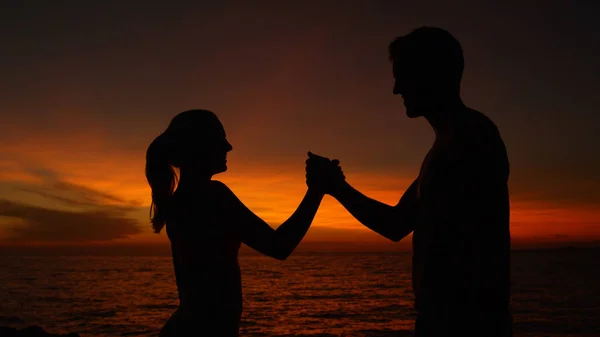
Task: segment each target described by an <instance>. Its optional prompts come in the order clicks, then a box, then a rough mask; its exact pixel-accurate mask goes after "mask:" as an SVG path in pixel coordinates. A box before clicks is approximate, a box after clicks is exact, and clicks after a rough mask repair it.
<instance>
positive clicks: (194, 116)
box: [146, 110, 339, 337]
mask: <svg viewBox="0 0 600 337" xmlns="http://www.w3.org/2000/svg"><path fill="white" fill-rule="evenodd" d="M231 149H232V147H231V144H229V142H228V141H227V138H226V136H225V130H224V129H223V126H222V125H221V123H220V121H219V119H218V118H217V116H216V115H215V114H214V113H212V112H210V111H207V110H190V111H185V112H182V113H180V114H179V115H177V116H175V118H173V120H172V121H171V123H170V124H169V127H168V128H167V130H166V131H165V132H164V133H162V134H161V135H160V136H158V137H157V138H156V139H155V140H154V141H153V142H152V143H151V144H150V146H149V148H148V151H147V153H146V178H147V179H148V183H149V184H150V187H151V189H152V206H151V211H152V212H153V213H151V216H152V227H153V228H154V231H155V232H156V233H159V232H160V231H161V229H162V228H163V227H164V226H165V225H166V231H167V235H168V237H169V240H170V241H171V251H172V254H173V263H174V267H175V279H176V282H177V289H178V292H179V308H178V309H177V310H176V311H175V313H174V314H173V315H172V316H171V318H170V319H169V320H168V321H167V323H166V324H165V326H164V327H163V329H162V330H161V333H160V336H161V337H162V336H178V337H179V336H191V335H194V336H202V335H207V336H238V330H239V323H240V317H241V313H242V290H241V278H240V268H239V265H238V250H239V248H240V245H241V244H242V243H244V244H246V245H248V246H249V247H251V248H253V249H255V250H257V251H259V252H261V253H263V254H265V255H267V256H270V257H273V258H276V259H278V260H285V259H286V258H287V257H288V256H289V255H290V254H291V253H292V251H293V250H294V249H295V248H296V246H297V245H298V244H299V243H300V241H301V240H302V238H303V237H304V235H305V234H306V232H307V230H308V228H309V226H310V224H311V222H312V220H313V218H314V216H315V214H316V212H317V209H318V208H319V205H320V203H321V200H322V199H323V192H322V190H320V189H318V188H316V187H315V186H310V187H309V188H308V190H307V192H306V195H305V196H304V199H303V200H302V202H301V203H300V205H299V206H298V209H297V210H296V211H295V212H294V214H292V216H291V217H290V218H289V219H288V220H286V221H285V222H284V223H283V224H281V225H280V226H279V227H278V228H277V230H273V229H272V228H271V227H270V226H269V225H268V224H267V223H265V222H264V221H263V220H262V219H260V218H259V217H258V216H256V215H255V214H254V213H252V211H250V210H249V209H248V208H247V207H246V206H244V204H243V203H242V202H241V201H240V200H239V199H238V198H237V197H236V196H235V194H234V193H233V192H232V191H231V190H230V189H229V188H228V187H227V186H226V185H225V184H223V183H221V182H219V181H216V180H212V177H213V175H215V174H218V173H221V172H224V171H226V170H227V153H228V152H229V151H231ZM335 164H336V163H334V166H333V167H337V168H339V166H337V165H335ZM323 165H331V162H329V161H327V162H325V161H323ZM328 167H332V166H328ZM174 168H177V169H179V183H177V177H176V174H175V171H174ZM338 174H339V172H338ZM315 185H316V184H315ZM318 185H320V186H321V185H322V184H321V183H319V184H318ZM176 186H177V190H175V191H174V189H175V187H176Z"/></svg>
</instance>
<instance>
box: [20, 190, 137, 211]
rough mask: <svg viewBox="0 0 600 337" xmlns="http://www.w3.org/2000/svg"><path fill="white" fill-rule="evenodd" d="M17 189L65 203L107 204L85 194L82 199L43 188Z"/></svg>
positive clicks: (82, 205) (82, 204)
mask: <svg viewBox="0 0 600 337" xmlns="http://www.w3.org/2000/svg"><path fill="white" fill-rule="evenodd" d="M16 189H17V190H19V191H23V192H28V193H33V194H37V195H39V196H42V197H44V198H46V199H49V200H54V201H58V202H61V203H63V204H65V205H69V206H76V207H105V205H101V204H98V203H97V202H95V201H94V199H93V198H90V197H89V196H85V197H83V198H82V199H76V198H72V197H66V196H61V195H58V194H55V193H52V192H48V191H44V190H43V189H42V188H37V189H36V188H30V187H16ZM111 207H112V208H115V209H119V210H121V211H123V212H131V211H134V210H135V209H136V207H134V206H129V205H114V206H113V205H111Z"/></svg>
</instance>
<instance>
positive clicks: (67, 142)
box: [0, 132, 600, 244]
mask: <svg viewBox="0 0 600 337" xmlns="http://www.w3.org/2000/svg"><path fill="white" fill-rule="evenodd" d="M112 146H114V144H109V143H107V142H104V141H102V139H101V135H99V134H94V133H93V132H84V133H81V134H76V135H70V136H69V137H65V138H54V139H50V140H46V139H42V138H39V139H37V138H35V137H29V138H28V139H26V140H24V141H23V142H20V143H19V144H15V145H11V146H8V147H4V148H2V149H1V151H2V152H4V153H10V154H13V155H19V154H27V157H26V161H25V160H23V161H21V162H20V163H22V164H23V165H24V163H28V164H29V165H32V167H43V168H46V169H47V170H48V171H49V172H53V173H52V174H53V175H55V176H56V177H57V179H60V180H61V181H64V182H67V183H70V184H75V185H79V186H85V187H86V188H89V189H92V190H96V191H98V192H101V193H107V194H111V195H114V196H116V197H118V200H117V198H115V200H103V201H102V202H103V203H104V204H106V205H117V206H118V205H120V204H126V205H135V206H136V207H137V208H136V209H137V210H134V211H132V212H131V213H130V215H129V216H131V217H133V218H135V220H136V221H137V222H138V223H139V224H140V226H142V231H141V233H139V234H135V235H130V236H128V237H127V238H120V239H114V240H112V241H111V242H113V243H153V242H166V240H167V239H166V236H165V235H164V234H161V235H156V234H154V233H152V232H151V231H150V226H149V224H148V207H149V205H150V198H149V196H150V190H149V187H148V186H147V184H146V181H145V177H144V175H143V174H144V173H143V172H144V169H143V168H144V157H143V154H144V152H143V151H141V153H136V154H135V155H131V154H130V153H126V152H119V151H118V150H114V148H111V147H112ZM232 157H233V158H235V156H232ZM303 161H304V158H298V160H297V161H296V162H295V163H294V164H291V163H290V164H279V165H277V166H272V167H261V166H258V165H256V164H253V163H251V162H250V163H248V162H246V163H244V162H240V161H237V162H236V161H235V159H234V160H231V164H230V167H229V171H228V172H226V173H224V174H221V175H218V176H216V177H215V179H218V180H221V181H223V182H225V183H226V184H227V185H228V186H229V187H230V188H231V189H232V190H233V191H234V192H235V193H236V194H237V195H238V197H239V198H240V199H241V200H242V201H243V202H244V203H245V204H246V205H247V206H248V207H249V208H250V209H252V210H253V211H255V212H256V214H258V215H259V216H260V217H262V218H263V219H264V220H265V221H267V222H268V223H269V224H271V225H272V226H273V227H276V226H278V225H279V224H280V223H281V222H283V221H284V220H285V219H287V217H289V216H290V215H291V214H292V213H293V211H294V210H295V208H296V207H297V205H298V203H299V202H300V200H301V198H302V196H303V194H304V192H305V191H306V186H305V183H304V167H303ZM0 165H1V167H2V168H3V170H2V175H1V176H0V181H1V182H3V183H17V184H18V183H22V184H29V185H31V186H38V185H41V184H43V182H44V177H43V176H41V175H40V174H39V173H36V172H30V171H28V170H26V169H24V166H20V165H18V161H2V162H0ZM346 171H347V172H346V176H347V179H348V180H349V181H350V182H351V183H352V184H353V185H354V186H355V187H356V188H357V189H359V190H360V191H362V192H363V193H364V194H366V195H368V196H370V197H372V198H375V199H377V200H380V201H382V202H385V203H387V204H392V205H393V204H395V203H396V202H397V201H398V200H399V198H400V197H401V195H402V193H403V191H404V189H405V188H406V187H407V186H408V185H409V184H410V183H411V181H412V180H413V177H410V176H406V177H401V176H394V175H392V174H385V173H370V172H367V171H363V172H361V171H358V172H356V171H353V170H352V168H348V169H346ZM6 193H8V192H5V193H4V194H6ZM11 195H13V196H17V197H19V199H20V201H22V202H25V203H31V204H37V205H38V206H41V207H48V205H47V204H45V202H44V199H43V198H41V197H39V196H38V197H35V196H32V195H28V194H26V193H25V194H11ZM73 207H75V206H73ZM73 207H71V208H69V209H72V210H75V211H76V210H77V207H75V208H73ZM511 217H512V222H511V223H512V225H511V232H512V235H513V238H515V239H517V240H519V239H527V240H533V241H535V240H541V241H570V240H597V239H600V230H599V229H598V226H596V223H595V221H597V219H599V218H600V210H598V209H596V208H594V207H590V206H586V205H567V206H557V205H556V203H552V202H545V201H520V200H519V199H518V197H517V198H513V200H512V213H511ZM12 220H13V221H2V222H0V228H2V226H4V227H5V226H7V225H8V224H9V223H10V225H15V223H18V221H17V222H15V221H14V219H12ZM306 240H307V241H308V242H317V241H337V242H343V241H356V240H359V241H360V240H366V241H377V240H381V239H380V238H378V237H377V235H376V234H374V233H369V231H368V230H367V229H366V228H365V227H363V226H361V225H360V224H359V223H358V222H357V221H356V220H355V219H353V218H352V216H351V215H350V214H349V213H348V212H347V211H346V210H345V209H344V208H343V207H342V206H341V205H340V204H339V203H337V202H336V201H335V200H334V199H333V198H331V197H326V198H325V200H324V201H323V204H322V207H321V209H319V212H318V214H317V217H316V219H315V221H314V224H313V228H312V229H311V231H309V234H308V235H307V238H306ZM24 244H25V243H24ZM29 244H32V242H30V243H29ZM40 244H48V243H47V242H46V243H40Z"/></svg>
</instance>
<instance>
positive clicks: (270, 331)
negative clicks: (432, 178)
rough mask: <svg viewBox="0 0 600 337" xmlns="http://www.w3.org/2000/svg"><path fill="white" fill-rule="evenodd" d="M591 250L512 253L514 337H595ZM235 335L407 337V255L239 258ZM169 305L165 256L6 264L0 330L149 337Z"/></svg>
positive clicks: (596, 271)
mask: <svg viewBox="0 0 600 337" xmlns="http://www.w3.org/2000/svg"><path fill="white" fill-rule="evenodd" d="M599 261H600V250H591V249H585V250H573V251H570V250H540V251H519V252H513V256H512V282H513V296H512V307H513V313H514V320H515V336H522V337H529V336H531V337H533V336H535V337H541V336H548V337H558V336H561V337H567V336H600V268H599ZM240 265H241V268H242V274H243V276H242V277H243V291H244V315H243V321H242V329H241V333H242V336H313V337H317V336H319V337H325V336H348V337H355V336H356V337H358V336H373V337H375V336H377V337H383V336H412V329H413V324H414V318H415V312H414V311H413V309H412V304H413V303H412V292H411V286H410V254H407V253H298V254H295V255H292V256H291V257H290V258H289V259H288V260H286V261H283V262H282V261H277V260H273V259H270V258H267V257H264V256H256V255H247V256H240ZM176 307H177V293H176V288H175V281H174V275H173V269H172V264H171V259H170V257H139V256H136V257H134V256H131V257H128V256H122V257H106V256H96V257H93V256H90V257H83V256H78V257H76V256H70V257H66V256H63V257H61V256H45V257H43V256H4V257H2V258H1V259H0V326H13V327H17V328H19V327H23V326H28V325H34V324H35V325H40V326H42V327H43V328H44V329H46V330H47V331H49V332H53V333H66V332H77V333H79V334H81V336H89V337H96V336H157V334H158V331H159V330H160V328H161V327H162V325H163V324H164V322H165V320H166V319H167V318H168V317H169V316H170V315H171V313H172V312H173V311H174V310H175V308H176Z"/></svg>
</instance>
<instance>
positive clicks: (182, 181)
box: [178, 167, 213, 187]
mask: <svg viewBox="0 0 600 337" xmlns="http://www.w3.org/2000/svg"><path fill="white" fill-rule="evenodd" d="M212 176H213V175H212V174H210V173H203V172H202V170H200V169H197V168H183V167H182V168H181V169H180V170H179V184H178V186H183V187H197V186H201V185H204V184H206V183H207V182H209V181H210V180H211V179H212Z"/></svg>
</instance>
